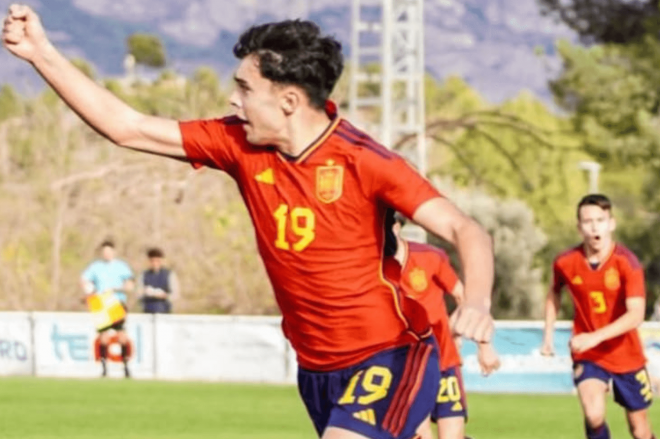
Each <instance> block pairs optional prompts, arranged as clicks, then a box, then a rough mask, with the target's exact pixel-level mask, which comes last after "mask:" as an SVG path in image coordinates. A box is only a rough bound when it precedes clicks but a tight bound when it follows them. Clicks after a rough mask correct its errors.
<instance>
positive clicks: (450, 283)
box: [434, 251, 458, 294]
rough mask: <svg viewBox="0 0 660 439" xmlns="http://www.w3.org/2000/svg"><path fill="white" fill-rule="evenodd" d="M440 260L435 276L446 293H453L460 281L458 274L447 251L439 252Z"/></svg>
mask: <svg viewBox="0 0 660 439" xmlns="http://www.w3.org/2000/svg"><path fill="white" fill-rule="evenodd" d="M438 260H439V264H438V270H437V271H436V273H435V275H434V278H435V280H436V282H437V283H438V285H439V286H440V288H442V289H443V290H444V292H445V294H451V293H452V291H454V287H456V284H457V283H458V275H457V274H456V272H455V271H454V267H452V266H451V262H450V261H449V256H447V253H445V252H442V251H441V252H439V253H438Z"/></svg>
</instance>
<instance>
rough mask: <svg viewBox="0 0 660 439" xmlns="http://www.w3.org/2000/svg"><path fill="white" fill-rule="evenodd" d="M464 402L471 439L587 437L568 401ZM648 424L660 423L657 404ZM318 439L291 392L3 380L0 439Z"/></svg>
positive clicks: (615, 414)
mask: <svg viewBox="0 0 660 439" xmlns="http://www.w3.org/2000/svg"><path fill="white" fill-rule="evenodd" d="M468 402H469V409H470V422H469V424H468V429H467V433H468V434H470V435H472V436H474V437H475V439H488V438H493V439H546V438H547V439H563V438H566V439H568V438H571V439H573V438H581V437H583V435H582V421H581V417H580V413H579V407H578V403H577V400H576V398H575V397H574V396H531V395H530V396H526V395H476V394H475V395H469V399H468ZM608 409H609V415H608V419H609V424H610V428H611V431H612V437H613V438H617V439H618V438H626V437H629V436H628V434H627V430H626V425H625V420H624V415H623V412H622V410H620V409H619V407H618V406H616V405H614V404H613V403H611V402H610V405H609V406H608ZM650 418H651V419H656V420H660V409H659V408H658V406H653V407H652V412H651V415H650ZM656 424H658V425H656V432H658V431H660V429H658V428H657V427H658V426H660V421H658V422H656ZM314 437H315V434H314V430H313V428H312V425H311V422H310V421H309V420H308V418H307V414H306V412H305V410H304V408H303V406H302V403H301V401H300V399H299V397H298V393H297V391H296V388H295V387H293V386H266V385H244V384H240V385H239V384H207V383H171V382H155V381H122V380H55V379H36V378H3V379H0V438H2V439H14V438H16V439H18V438H20V439H64V438H66V439H83V438H84V439H193V438H194V439H206V438H214V439H215V438H222V439H248V438H249V439H299V438H300V439H302V438H306V439H312V438H314Z"/></svg>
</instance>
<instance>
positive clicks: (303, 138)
mask: <svg viewBox="0 0 660 439" xmlns="http://www.w3.org/2000/svg"><path fill="white" fill-rule="evenodd" d="M331 123H332V120H330V118H329V117H328V115H327V114H326V113H325V112H323V111H314V110H310V111H305V112H301V114H299V115H298V114H295V115H292V116H291V118H290V120H289V124H288V126H287V133H286V138H285V139H284V140H282V141H281V142H278V145H277V149H278V150H279V151H280V152H282V153H284V154H286V155H289V156H291V157H298V156H299V155H300V154H302V153H303V152H304V151H305V150H306V149H307V148H309V147H310V146H311V145H312V144H314V143H315V142H317V141H318V140H319V138H320V137H321V135H322V134H323V133H324V132H325V131H326V130H327V129H328V127H329V126H330V124H331Z"/></svg>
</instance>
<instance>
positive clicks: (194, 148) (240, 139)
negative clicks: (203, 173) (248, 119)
mask: <svg viewBox="0 0 660 439" xmlns="http://www.w3.org/2000/svg"><path fill="white" fill-rule="evenodd" d="M179 129H180V130H181V137H182V139H183V149H184V150H185V151H186V156H187V157H188V160H189V161H190V164H191V165H192V166H193V167H194V168H195V169H198V168H201V167H202V166H208V167H209V168H215V169H221V170H223V171H226V172H227V173H229V174H234V171H235V170H236V167H237V164H238V156H239V153H240V152H241V146H242V145H245V144H247V141H246V140H245V132H244V131H243V128H242V127H241V123H240V121H239V120H238V119H236V118H235V117H226V118H223V119H213V120H193V121H188V122H179Z"/></svg>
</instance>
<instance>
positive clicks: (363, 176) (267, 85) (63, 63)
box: [3, 5, 494, 439]
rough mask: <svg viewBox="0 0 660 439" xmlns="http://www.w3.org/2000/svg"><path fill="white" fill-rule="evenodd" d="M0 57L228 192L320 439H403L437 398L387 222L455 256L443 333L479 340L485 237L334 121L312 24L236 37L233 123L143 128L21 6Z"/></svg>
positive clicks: (331, 48)
mask: <svg viewBox="0 0 660 439" xmlns="http://www.w3.org/2000/svg"><path fill="white" fill-rule="evenodd" d="M3 43H4V45H5V47H6V48H7V49H8V50H9V51H10V52H11V53H13V54H14V55H16V56H18V57H20V58H22V59H24V60H26V61H28V62H30V63H31V64H32V65H33V66H34V68H35V69H36V70H37V71H38V72H39V73H40V74H41V75H42V76H43V77H44V78H45V80H46V81H47V82H48V83H49V84H50V85H51V87H53V89H54V90H55V91H56V92H57V93H58V94H59V95H60V96H61V97H62V99H63V100H64V101H65V102H66V103H67V105H69V106H70V107H71V108H72V109H73V110H74V111H75V112H77V113H78V114H79V115H80V116H81V117H82V119H84V120H85V122H86V123H88V124H89V125H90V126H91V127H93V128H94V129H95V130H96V131H97V132H99V133H100V134H102V135H103V136H105V137H106V138H108V139H109V140H110V141H112V142H113V143H115V144H117V145H119V146H123V147H125V148H130V149H133V150H137V151H142V152H148V153H151V154H157V155H161V156H166V157H171V158H174V159H177V160H182V161H187V162H189V163H191V164H192V165H193V166H194V167H201V166H206V167H209V168H213V169H218V170H223V171H225V172H226V173H227V174H229V175H230V176H231V177H232V178H233V179H234V180H235V181H236V182H237V184H238V187H239V190H240V192H241V195H242V197H243V199H244V201H245V204H246V206H247V209H248V212H249V214H250V217H251V219H252V221H253V223H254V226H255V227H254V228H255V233H256V239H257V246H258V249H259V253H260V255H261V257H262V259H263V261H264V265H265V267H266V271H267V273H268V276H269V278H270V281H271V284H272V286H273V290H274V292H275V297H276V300H277V303H278V305H279V307H280V310H281V311H282V317H283V324H282V327H283V330H284V332H285V334H286V336H287V337H288V339H289V341H290V342H291V344H292V346H293V348H294V349H295V351H296V354H297V359H298V364H299V374H298V386H299V389H300V394H301V396H302V399H303V402H304V403H305V405H306V407H307V411H308V413H309V415H310V417H311V418H312V420H313V423H314V426H315V428H316V431H317V433H318V435H319V436H321V437H322V438H323V439H363V438H371V439H393V438H401V439H411V438H413V437H414V436H415V434H416V433H415V432H416V430H417V428H418V426H419V425H420V424H421V423H422V422H423V421H424V420H425V419H426V418H427V417H428V416H429V414H430V412H431V409H432V407H433V396H434V395H436V394H437V389H438V381H439V377H438V368H437V366H436V364H437V361H438V360H437V351H436V349H435V347H434V343H433V342H432V339H431V338H430V337H428V336H427V335H428V334H430V328H429V326H428V322H427V321H426V320H425V316H424V315H420V314H416V313H411V312H410V310H411V309H414V306H413V305H412V304H410V306H408V303H407V302H406V301H405V300H403V299H402V298H400V297H399V296H398V294H397V293H396V291H395V289H394V288H392V286H391V285H390V284H389V283H387V282H385V281H384V280H383V277H382V258H383V248H384V247H383V244H384V243H383V241H384V217H385V211H386V209H387V208H388V207H392V208H395V209H397V210H399V211H401V212H403V213H404V214H405V215H406V216H408V217H410V218H412V219H414V220H415V222H417V223H418V224H420V225H421V226H423V227H425V228H427V230H429V231H430V232H431V233H434V234H436V235H439V236H442V237H443V238H444V239H446V240H447V241H449V242H451V243H452V244H454V245H455V246H456V247H457V249H458V252H459V254H460V257H461V263H462V266H463V267H464V271H465V300H464V302H463V304H462V305H461V306H460V307H459V309H458V310H457V317H456V319H455V322H454V327H453V330H454V332H456V333H458V334H461V335H463V336H465V337H467V338H470V339H474V340H476V341H479V342H487V341H489V340H490V338H491V335H492V333H493V321H492V317H491V315H490V302H491V291H492V285H493V265H494V264H493V252H492V242H491V239H490V237H489V236H488V234H487V233H486V232H485V231H484V230H483V229H482V228H481V227H480V226H479V225H478V224H477V223H476V222H475V221H474V220H473V219H471V218H469V217H468V216H466V215H465V214H463V213H462V212H461V211H460V210H458V209H457V208H456V207H455V206H454V204H452V203H451V202H450V201H449V200H447V199H446V198H444V197H442V196H441V195H440V194H439V193H438V192H437V191H436V190H435V189H434V188H433V186H432V185H431V184H430V183H429V182H428V181H427V180H426V179H424V178H423V177H422V176H420V175H419V174H418V173H417V172H416V171H415V170H414V169H412V168H411V167H410V166H408V164H407V163H406V162H405V161H404V160H403V159H402V158H401V157H399V156H398V155H396V154H394V153H392V152H390V151H388V150H387V149H386V148H385V147H383V146H381V145H379V144H377V143H376V142H374V141H373V140H372V139H371V138H370V137H369V136H368V135H366V134H365V133H363V132H361V131H359V130H357V129H356V128H355V127H353V126H352V125H351V124H350V123H348V122H347V121H345V120H343V119H342V118H341V117H338V115H337V111H336V107H335V106H334V105H333V104H332V103H331V102H329V101H328V100H327V99H328V97H329V95H330V93H331V92H332V89H333V87H334V85H335V83H336V81H337V80H338V78H339V76H340V74H341V72H342V69H343V58H342V55H341V45H340V44H339V43H338V42H337V41H336V40H335V39H334V38H332V37H327V36H323V35H321V33H320V30H319V28H318V26H316V25H315V24H314V23H312V22H309V21H298V20H295V21H290V20H289V21H283V22H279V23H266V24H263V25H259V26H255V27H252V28H250V29H248V30H247V31H246V32H244V33H243V34H242V35H241V36H240V38H239V41H238V43H237V44H236V45H235V46H234V54H235V55H236V57H237V58H239V59H240V63H239V66H238V68H237V70H236V73H235V75H234V81H235V83H236V90H235V91H234V93H233V94H232V96H231V98H230V100H229V102H230V104H231V106H232V107H233V108H234V110H235V115H234V116H231V117H226V118H222V119H217V120H197V121H187V122H178V121H176V120H169V119H164V118H159V117H154V116H150V115H146V114H141V113H139V112H137V111H135V110H134V109H133V108H131V107H130V106H128V105H126V104H125V103H124V102H122V101H121V100H119V99H118V98H117V97H116V96H114V95H112V94H111V93H110V92H109V91H108V90H106V89H104V88H103V87H100V86H99V85H98V84H96V83H95V82H93V81H92V80H90V79H89V78H88V77H86V76H85V75H84V74H82V73H81V72H80V71H78V69H76V68H75V67H74V66H73V65H72V64H71V63H70V62H69V61H68V60H67V59H66V58H64V57H63V56H62V55H61V54H60V53H59V52H58V51H57V50H56V49H55V48H54V47H53V46H52V45H51V43H50V42H49V41H48V39H47V37H46V35H45V32H44V30H43V27H42V26H41V23H40V20H39V17H38V16H37V15H36V14H35V13H34V12H33V11H32V10H31V9H30V8H29V7H27V6H23V5H12V6H10V8H9V14H8V16H7V18H6V20H5V22H4V28H3ZM412 302H413V303H414V301H412ZM422 314H423V313H422Z"/></svg>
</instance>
